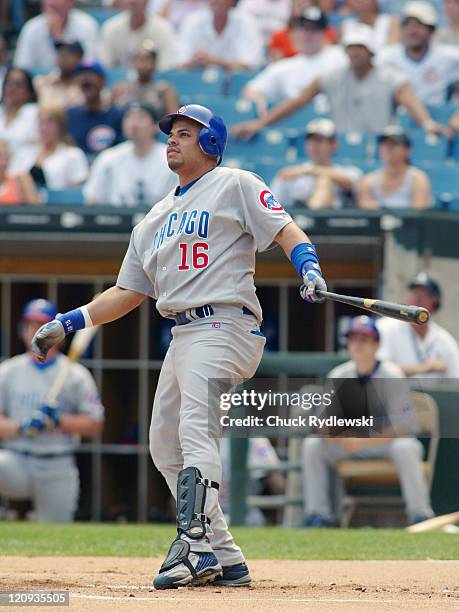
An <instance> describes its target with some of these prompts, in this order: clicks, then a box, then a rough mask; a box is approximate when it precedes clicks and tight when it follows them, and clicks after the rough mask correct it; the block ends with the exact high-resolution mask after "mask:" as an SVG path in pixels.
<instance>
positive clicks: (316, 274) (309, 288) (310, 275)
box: [300, 264, 327, 304]
mask: <svg viewBox="0 0 459 612" xmlns="http://www.w3.org/2000/svg"><path fill="white" fill-rule="evenodd" d="M313 265H314V267H311V268H310V269H309V270H306V271H305V272H304V274H303V283H304V285H301V287H300V295H301V297H302V298H303V300H305V301H306V302H309V303H310V304H322V303H323V302H325V298H320V297H319V296H318V295H317V294H316V291H317V289H319V291H327V284H326V282H325V280H324V278H323V276H322V272H321V270H320V268H319V266H318V265H317V264H313Z"/></svg>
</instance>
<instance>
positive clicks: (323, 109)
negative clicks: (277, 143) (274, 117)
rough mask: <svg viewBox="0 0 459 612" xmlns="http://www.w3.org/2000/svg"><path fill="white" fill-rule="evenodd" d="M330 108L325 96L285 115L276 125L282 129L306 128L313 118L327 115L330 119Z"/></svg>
mask: <svg viewBox="0 0 459 612" xmlns="http://www.w3.org/2000/svg"><path fill="white" fill-rule="evenodd" d="M328 111H329V109H328V106H327V105H326V103H324V100H323V98H322V99H319V100H317V99H316V100H313V101H312V102H311V104H308V105H307V106H303V108H300V109H299V110H298V111H296V113H293V115H290V116H289V117H285V118H284V119H281V120H280V121H278V122H277V123H276V124H275V126H276V127H278V128H282V129H297V130H304V129H305V127H306V125H307V124H308V123H309V122H310V121H312V120H313V119H318V118H321V117H326V118H327V119H330V115H329V112H328Z"/></svg>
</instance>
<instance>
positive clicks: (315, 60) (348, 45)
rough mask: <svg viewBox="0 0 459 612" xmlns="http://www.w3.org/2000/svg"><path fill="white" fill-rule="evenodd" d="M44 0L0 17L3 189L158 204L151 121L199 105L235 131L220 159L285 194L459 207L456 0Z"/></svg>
mask: <svg viewBox="0 0 459 612" xmlns="http://www.w3.org/2000/svg"><path fill="white" fill-rule="evenodd" d="M23 4H24V6H25V5H26V4H27V3H26V2H25V0H24V3H23ZM40 8H41V10H40V12H39V14H37V15H35V16H32V17H31V18H29V19H27V20H25V22H24V23H23V24H19V26H20V27H19V26H18V24H17V18H16V30H17V31H16V32H14V27H13V34H12V33H11V29H10V30H8V31H7V32H6V31H5V34H3V35H2V34H1V31H0V88H1V101H0V141H1V143H2V145H1V147H2V159H3V158H4V161H2V168H4V169H3V170H2V176H3V182H2V184H1V185H0V198H1V201H2V203H6V200H7V199H8V197H12V196H11V195H8V194H13V192H14V195H15V198H14V199H15V202H10V203H11V204H12V203H19V202H21V198H20V197H18V196H19V194H26V193H27V197H25V195H24V198H23V200H22V203H37V202H41V203H46V193H47V190H60V189H75V188H76V189H78V190H80V191H79V193H80V194H81V202H83V200H84V201H85V202H86V203H87V204H112V205H116V206H136V205H139V206H144V207H148V206H151V205H153V204H154V203H155V201H156V200H157V199H159V198H161V197H163V195H164V194H165V193H167V192H168V190H170V189H171V188H172V187H173V186H174V179H173V175H171V173H170V171H168V168H167V166H166V164H165V156H164V145H163V144H162V143H161V142H159V141H158V138H159V136H158V133H157V130H156V123H157V121H158V118H159V117H161V116H162V115H163V114H165V113H168V112H172V111H174V110H176V109H177V108H178V106H179V105H180V104H183V103H189V102H197V103H202V104H206V105H208V106H210V107H212V108H214V109H215V110H216V112H217V113H220V114H222V115H223V116H224V118H225V120H226V122H227V124H228V125H229V127H230V129H231V136H230V140H229V144H228V151H227V155H226V159H225V162H226V163H228V164H230V165H235V166H240V167H242V168H245V169H248V170H252V171H255V172H257V173H259V174H261V176H262V177H263V178H264V179H265V181H266V182H267V183H268V184H270V185H271V188H272V189H273V191H274V192H275V193H276V195H277V196H278V197H279V198H280V200H281V201H282V202H283V204H284V205H285V206H286V207H287V208H292V207H294V206H301V207H303V208H304V207H307V208H311V209H320V208H352V207H354V208H367V209H376V208H391V209H406V208H415V209H424V208H428V207H430V206H436V205H437V206H451V207H452V208H457V202H459V181H457V179H456V180H454V174H455V167H456V166H455V164H456V161H455V160H456V158H457V159H459V156H458V155H457V152H458V150H459V146H458V145H459V136H458V137H457V138H456V134H457V133H458V132H459V102H457V100H458V98H459V91H458V87H457V85H458V83H459V0H443V1H441V0H437V1H433V0H431V1H430V2H428V1H426V0H409V1H408V2H403V1H400V2H391V1H390V0H239V1H238V0H103V2H101V3H100V6H99V12H97V10H95V9H94V8H92V9H91V8H88V7H87V4H85V3H84V2H75V0H41V6H40ZM101 14H102V17H101ZM13 22H14V19H13V18H12V17H11V23H13ZM7 43H8V44H7ZM187 75H188V78H187ZM139 126H140V127H139ZM275 142H277V143H278V146H272V145H273V143H275ZM356 145H358V146H356ZM292 152H293V155H292ZM445 165H446V166H447V167H448V168H449V169H450V170H451V177H452V178H451V181H448V180H447V181H446V183H445V181H444V180H443V184H440V181H439V179H437V175H438V172H439V168H440V167H441V166H443V171H444V168H445ZM114 168H116V172H114ZM456 174H457V172H456ZM444 176H445V174H444V173H443V174H442V177H443V178H444ZM6 177H10V178H11V177H17V178H18V180H19V177H21V179H20V181H19V183H17V187H12V183H5V181H6V180H7V179H6ZM24 177H29V178H31V180H32V185H35V187H34V189H35V195H33V194H31V191H30V189H28V188H27V189H25V188H24V186H25V183H24V180H27V179H24ZM8 180H9V179H8ZM27 182H28V181H27ZM19 184H21V185H22V187H21V188H20V187H19ZM36 194H38V196H37V195H36ZM445 194H446V197H445V198H444V197H443V196H444V195H445ZM5 198H6V200H5ZM445 202H446V203H445ZM75 203H80V202H75ZM454 203H455V204H454Z"/></svg>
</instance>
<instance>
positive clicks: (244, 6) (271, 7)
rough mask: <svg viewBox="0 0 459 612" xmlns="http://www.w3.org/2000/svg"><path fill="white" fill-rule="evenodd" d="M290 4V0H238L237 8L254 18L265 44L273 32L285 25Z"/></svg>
mask: <svg viewBox="0 0 459 612" xmlns="http://www.w3.org/2000/svg"><path fill="white" fill-rule="evenodd" d="M291 5H292V3H291V1H290V0H240V2H239V3H238V5H237V8H238V10H240V11H244V13H247V14H248V15H251V16H252V17H253V18H254V19H256V21H257V24H258V27H259V28H260V32H261V35H262V37H263V42H264V44H265V45H267V44H268V42H269V39H270V37H271V35H272V34H273V32H277V31H278V30H283V29H284V28H285V27H286V26H287V23H288V20H289V18H290V9H291Z"/></svg>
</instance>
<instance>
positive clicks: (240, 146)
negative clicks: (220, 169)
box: [225, 128, 289, 163]
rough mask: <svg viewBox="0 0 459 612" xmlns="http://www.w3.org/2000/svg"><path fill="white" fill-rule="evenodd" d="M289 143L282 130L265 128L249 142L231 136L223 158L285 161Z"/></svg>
mask: <svg viewBox="0 0 459 612" xmlns="http://www.w3.org/2000/svg"><path fill="white" fill-rule="evenodd" d="M288 146H289V141H288V139H287V137H286V136H285V134H284V132H283V131H282V130H278V129H274V128H266V129H264V130H263V131H261V132H260V133H259V134H257V135H256V136H254V137H253V138H251V139H250V140H238V139H236V138H233V137H232V136H231V135H230V136H229V138H228V145H227V150H226V154H225V157H226V158H237V159H242V160H244V159H245V160H247V161H252V162H254V161H255V160H256V162H257V163H258V162H264V161H266V160H268V161H271V160H273V159H278V160H285V159H287V149H288Z"/></svg>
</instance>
